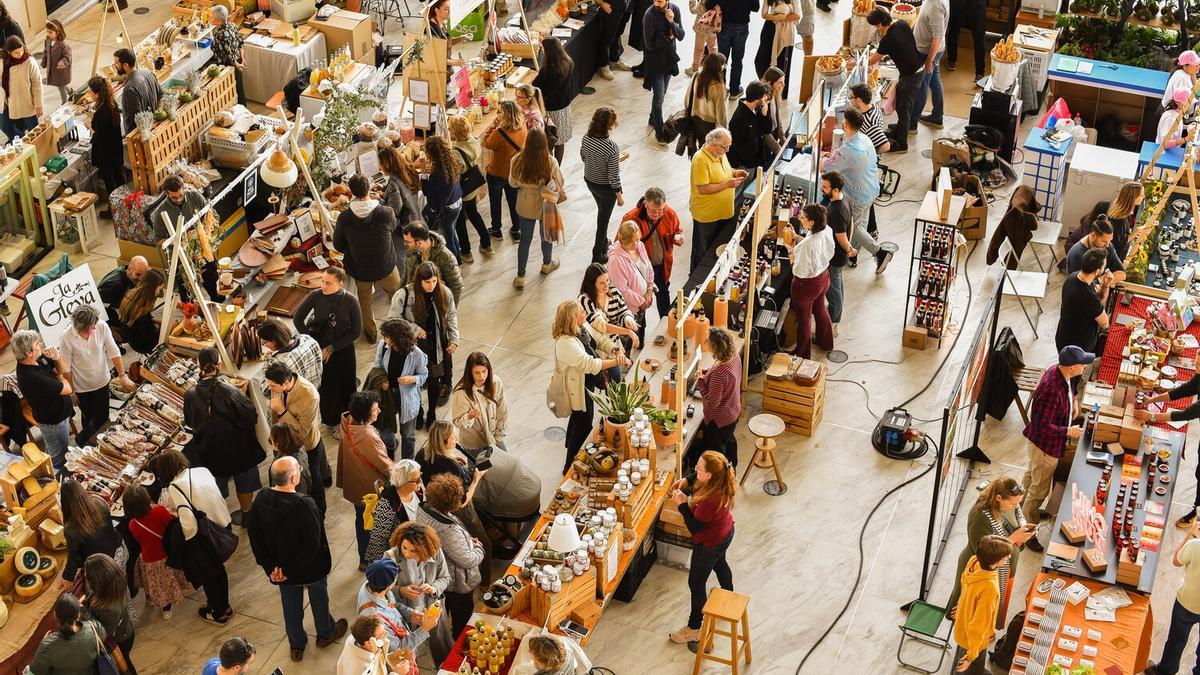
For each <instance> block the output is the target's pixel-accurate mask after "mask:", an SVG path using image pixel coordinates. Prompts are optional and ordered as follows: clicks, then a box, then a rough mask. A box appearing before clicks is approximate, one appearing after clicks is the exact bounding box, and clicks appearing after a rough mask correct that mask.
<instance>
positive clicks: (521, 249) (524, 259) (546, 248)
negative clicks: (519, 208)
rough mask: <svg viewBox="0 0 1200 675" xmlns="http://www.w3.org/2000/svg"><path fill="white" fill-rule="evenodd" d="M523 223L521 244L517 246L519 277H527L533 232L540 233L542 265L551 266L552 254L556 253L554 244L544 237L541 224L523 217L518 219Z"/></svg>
mask: <svg viewBox="0 0 1200 675" xmlns="http://www.w3.org/2000/svg"><path fill="white" fill-rule="evenodd" d="M518 220H519V222H520V223H521V242H520V243H519V244H517V276H519V277H523V276H525V268H526V266H527V264H528V263H529V247H530V245H532V244H533V231H534V230H535V229H536V230H537V231H538V239H540V240H541V242H542V264H543V265H549V264H550V254H551V253H552V252H553V251H554V244H551V243H550V242H548V241H546V240H545V239H544V238H543V237H542V228H541V227H539V226H540V225H541V223H540V222H539V221H536V220H534V219H533V218H526V217H524V216H521V217H520V218H518Z"/></svg>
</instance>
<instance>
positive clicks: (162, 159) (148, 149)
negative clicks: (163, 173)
mask: <svg viewBox="0 0 1200 675" xmlns="http://www.w3.org/2000/svg"><path fill="white" fill-rule="evenodd" d="M125 145H126V146H127V147H128V148H129V161H130V163H131V164H133V165H134V166H144V167H154V166H162V165H164V164H166V163H167V162H170V161H171V160H173V159H175V158H176V157H178V156H179V151H180V149H181V148H182V147H183V139H182V138H181V137H180V134H179V124H178V123H177V122H176V121H175V120H166V121H163V122H159V123H157V124H155V125H154V130H153V131H151V132H150V140H149V141H144V140H142V132H140V131H138V130H137V129H134V130H133V131H131V132H130V133H129V135H128V136H126V137H125Z"/></svg>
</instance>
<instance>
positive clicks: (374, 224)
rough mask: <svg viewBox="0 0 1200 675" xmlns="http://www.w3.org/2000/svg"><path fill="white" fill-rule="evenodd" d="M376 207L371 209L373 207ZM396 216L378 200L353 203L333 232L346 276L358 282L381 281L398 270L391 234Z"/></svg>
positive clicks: (340, 216)
mask: <svg viewBox="0 0 1200 675" xmlns="http://www.w3.org/2000/svg"><path fill="white" fill-rule="evenodd" d="M372 204H373V205H374V206H371V205H372ZM395 230H396V214H394V213H392V209H391V207H388V206H384V205H383V204H380V203H379V202H376V201H375V200H368V201H365V202H363V201H354V202H351V203H350V208H348V209H346V210H345V211H342V213H341V215H339V216H338V218H337V225H335V226H334V228H333V247H334V248H335V249H337V250H339V251H341V252H342V253H343V254H345V258H344V259H343V262H344V264H345V266H346V274H349V275H350V277H351V278H352V279H354V280H355V281H362V282H368V281H379V280H380V279H382V278H384V277H386V276H387V275H389V274H391V273H392V270H393V269H395V267H396V252H395V245H394V243H393V241H392V233H393V232H394V231H395Z"/></svg>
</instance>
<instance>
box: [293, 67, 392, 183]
mask: <svg viewBox="0 0 1200 675" xmlns="http://www.w3.org/2000/svg"><path fill="white" fill-rule="evenodd" d="M382 104H383V103H382V102H381V101H380V100H379V99H378V98H376V97H375V96H372V95H370V94H368V93H367V92H365V91H362V90H361V89H352V90H349V91H347V90H346V89H343V88H342V87H334V88H333V91H332V92H330V94H329V98H328V99H327V100H326V101H325V110H324V113H325V114H324V117H323V118H322V120H321V125H320V126H319V127H317V129H316V130H315V131H314V132H313V153H312V164H310V165H309V171H310V172H311V173H312V178H313V183H315V184H316V186H317V189H318V190H324V189H325V188H326V187H328V185H329V182H330V179H331V178H332V177H333V175H334V174H335V173H336V172H337V171H336V167H337V154H338V153H339V152H341V151H343V150H345V149H346V148H348V147H350V145H351V144H352V143H353V142H354V129H355V128H356V127H357V126H358V116H359V113H360V112H362V111H364V110H373V109H375V108H378V107H379V106H381V105H382Z"/></svg>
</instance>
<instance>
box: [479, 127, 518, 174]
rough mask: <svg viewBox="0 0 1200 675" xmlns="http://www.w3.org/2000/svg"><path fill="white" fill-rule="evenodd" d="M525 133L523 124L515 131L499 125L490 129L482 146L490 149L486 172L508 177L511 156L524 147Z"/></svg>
mask: <svg viewBox="0 0 1200 675" xmlns="http://www.w3.org/2000/svg"><path fill="white" fill-rule="evenodd" d="M525 133H526V131H525V127H524V126H522V127H521V128H520V129H517V130H516V131H509V130H508V129H501V128H500V127H496V128H495V129H492V131H491V133H489V134H488V135H487V136H486V137H485V138H484V139H483V147H485V148H487V149H488V150H491V151H492V158H491V159H489V160H488V165H487V172H488V174H490V175H492V176H498V177H500V178H503V179H505V180H507V179H508V172H509V169H510V168H511V166H512V158H513V156H514V155H516V154H517V153H518V152H520V151H521V148H523V147H525Z"/></svg>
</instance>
